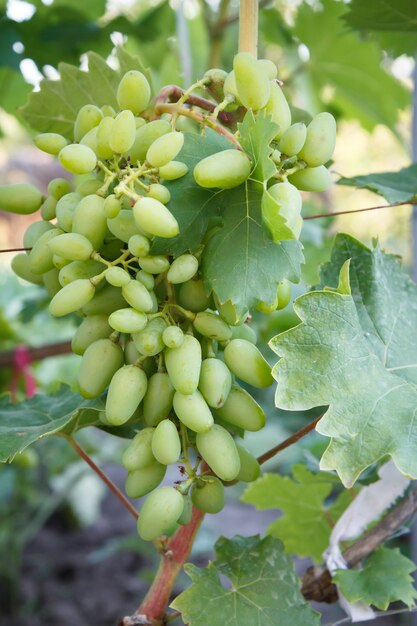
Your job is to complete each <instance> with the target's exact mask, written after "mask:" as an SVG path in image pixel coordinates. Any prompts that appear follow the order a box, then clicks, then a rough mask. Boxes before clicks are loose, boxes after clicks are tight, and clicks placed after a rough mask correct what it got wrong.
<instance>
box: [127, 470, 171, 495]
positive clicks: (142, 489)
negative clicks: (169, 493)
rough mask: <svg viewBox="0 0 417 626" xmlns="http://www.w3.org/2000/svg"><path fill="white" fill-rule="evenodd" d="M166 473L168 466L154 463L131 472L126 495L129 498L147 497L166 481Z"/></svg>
mask: <svg viewBox="0 0 417 626" xmlns="http://www.w3.org/2000/svg"><path fill="white" fill-rule="evenodd" d="M166 471H167V468H166V465H161V463H157V461H154V462H153V463H150V464H149V465H147V466H146V467H142V468H141V469H138V470H134V471H133V472H129V474H128V477H127V479H126V485H125V490H126V494H127V495H128V496H129V498H142V496H146V494H147V493H149V492H150V491H153V490H154V489H155V487H157V486H158V485H159V483H160V482H161V481H162V480H163V479H164V476H165V474H166Z"/></svg>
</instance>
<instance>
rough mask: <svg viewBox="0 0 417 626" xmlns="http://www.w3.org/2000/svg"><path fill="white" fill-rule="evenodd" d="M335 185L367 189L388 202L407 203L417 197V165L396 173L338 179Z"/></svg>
mask: <svg viewBox="0 0 417 626" xmlns="http://www.w3.org/2000/svg"><path fill="white" fill-rule="evenodd" d="M337 184H338V185H346V186H348V187H358V188H359V189H369V191H373V192H375V193H378V194H379V195H380V196H383V197H384V198H385V199H386V200H388V202H407V201H408V200H412V199H413V198H415V197H416V196H417V164H415V163H414V164H413V165H410V166H409V167H403V168H402V169H401V170H399V171H398V172H380V173H378V174H368V175H366V176H352V177H351V178H340V179H339V180H338V181H337Z"/></svg>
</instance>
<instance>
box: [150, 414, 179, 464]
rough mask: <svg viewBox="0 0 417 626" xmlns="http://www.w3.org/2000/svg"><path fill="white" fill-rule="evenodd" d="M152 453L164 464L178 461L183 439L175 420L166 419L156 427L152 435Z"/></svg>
mask: <svg viewBox="0 0 417 626" xmlns="http://www.w3.org/2000/svg"><path fill="white" fill-rule="evenodd" d="M152 453H153V455H154V457H155V458H156V460H157V461H158V462H159V463H162V464H163V465H171V463H176V462H177V461H178V459H179V458H180V455H181V439H180V436H179V434H178V431H177V427H176V426H175V424H174V422H172V421H171V420H169V419H164V420H162V422H159V424H158V426H157V427H156V428H155V432H154V434H153V437H152Z"/></svg>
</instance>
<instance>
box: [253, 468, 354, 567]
mask: <svg viewBox="0 0 417 626" xmlns="http://www.w3.org/2000/svg"><path fill="white" fill-rule="evenodd" d="M292 473H293V478H289V477H287V476H279V475H278V474H264V475H263V476H262V477H261V478H259V479H258V480H257V481H256V482H254V483H252V484H250V485H249V486H248V487H247V489H246V491H245V492H244V494H243V496H242V500H243V502H246V503H247V504H253V505H254V506H256V508H257V509H259V510H265V509H280V510H281V511H282V512H283V515H282V517H279V518H278V519H277V520H276V521H275V522H272V524H271V525H270V526H269V528H268V530H267V533H268V534H270V535H272V536H273V537H278V538H279V539H281V540H282V541H283V542H284V545H285V549H286V551H287V552H290V553H292V554H296V555H297V556H300V557H307V556H309V557H311V558H312V559H314V560H315V561H316V562H317V563H320V562H321V561H322V560H323V552H324V551H325V549H326V548H327V547H328V545H329V538H330V533H331V531H332V526H331V524H332V522H333V523H335V522H336V521H337V520H338V518H339V517H340V515H341V514H342V513H343V511H344V509H345V508H346V507H347V506H348V505H349V504H350V502H351V501H352V495H351V494H350V493H349V492H347V491H344V492H342V493H341V494H340V496H339V497H338V498H337V499H336V500H333V501H332V502H331V504H329V505H328V504H326V500H327V499H328V497H329V496H330V494H331V492H332V490H333V486H334V484H335V479H336V481H337V478H336V477H335V476H334V475H333V474H328V473H319V474H313V473H312V472H310V471H309V470H308V469H307V468H306V467H305V466H304V465H295V466H294V467H293V469H292Z"/></svg>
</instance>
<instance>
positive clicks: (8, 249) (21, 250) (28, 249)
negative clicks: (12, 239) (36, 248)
mask: <svg viewBox="0 0 417 626" xmlns="http://www.w3.org/2000/svg"><path fill="white" fill-rule="evenodd" d="M30 250H32V248H6V249H5V250H0V252H30Z"/></svg>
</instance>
